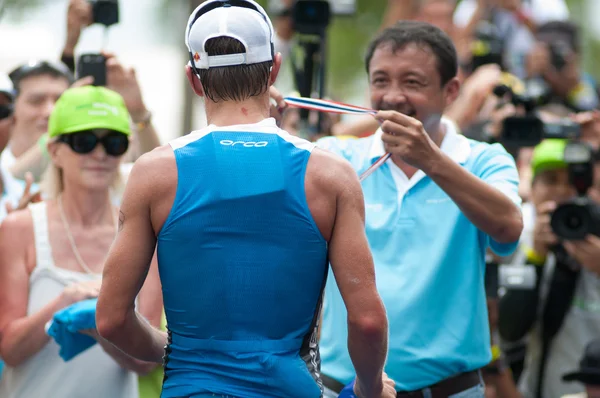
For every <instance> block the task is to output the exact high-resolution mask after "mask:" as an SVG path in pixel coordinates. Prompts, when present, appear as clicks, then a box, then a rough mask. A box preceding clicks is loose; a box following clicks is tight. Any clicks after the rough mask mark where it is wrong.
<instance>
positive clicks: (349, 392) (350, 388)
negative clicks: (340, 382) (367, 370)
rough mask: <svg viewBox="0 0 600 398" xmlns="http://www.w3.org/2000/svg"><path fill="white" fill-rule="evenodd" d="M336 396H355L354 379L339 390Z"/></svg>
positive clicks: (351, 397) (354, 397) (352, 397)
mask: <svg viewBox="0 0 600 398" xmlns="http://www.w3.org/2000/svg"><path fill="white" fill-rule="evenodd" d="M338 398H356V395H354V380H352V383H350V384H348V385H347V386H346V387H344V389H343V390H342V391H340V395H338Z"/></svg>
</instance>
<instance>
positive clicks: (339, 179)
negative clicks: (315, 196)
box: [308, 148, 360, 194]
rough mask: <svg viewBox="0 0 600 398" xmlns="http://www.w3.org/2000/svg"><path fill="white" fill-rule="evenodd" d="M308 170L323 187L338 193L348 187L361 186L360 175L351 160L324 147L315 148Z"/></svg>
mask: <svg viewBox="0 0 600 398" xmlns="http://www.w3.org/2000/svg"><path fill="white" fill-rule="evenodd" d="M308 171H309V173H313V176H314V177H313V178H315V182H316V183H318V184H319V185H320V186H321V187H322V188H323V189H325V190H327V191H330V192H332V191H333V192H335V193H336V194H339V193H341V192H342V191H343V190H345V189H347V188H348V187H354V188H356V187H357V186H358V187H359V188H360V182H359V181H358V175H357V174H356V171H355V170H354V168H352V165H351V164H350V162H348V161H347V160H346V159H344V158H342V157H341V156H339V155H336V154H334V153H332V152H329V151H327V150H324V149H320V148H315V149H313V151H312V155H311V157H310V161H309V170H308Z"/></svg>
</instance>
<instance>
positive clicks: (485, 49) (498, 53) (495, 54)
mask: <svg viewBox="0 0 600 398" xmlns="http://www.w3.org/2000/svg"><path fill="white" fill-rule="evenodd" d="M473 36H474V40H473V43H472V44H471V65H470V66H471V70H475V69H477V68H479V67H480V66H482V65H487V64H497V65H499V66H500V67H501V68H503V67H504V40H503V39H502V36H501V35H500V33H499V31H498V28H497V27H496V26H495V25H494V24H492V23H491V22H489V21H482V22H480V23H479V24H478V25H477V28H476V29H475V32H474V34H473Z"/></svg>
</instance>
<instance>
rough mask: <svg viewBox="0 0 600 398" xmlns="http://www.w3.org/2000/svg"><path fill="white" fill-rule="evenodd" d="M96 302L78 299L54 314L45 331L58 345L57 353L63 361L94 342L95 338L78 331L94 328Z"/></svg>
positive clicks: (71, 357)
mask: <svg viewBox="0 0 600 398" xmlns="http://www.w3.org/2000/svg"><path fill="white" fill-rule="evenodd" d="M97 302H98V299H89V300H84V301H80V302H78V303H75V304H73V305H70V306H69V307H66V308H63V309H62V310H60V311H58V312H57V313H56V314H54V317H53V318H52V321H51V324H50V327H49V328H48V331H47V333H48V335H49V336H50V337H52V338H53V339H54V341H56V343H57V344H58V345H59V346H60V351H59V355H60V357H61V358H62V359H63V360H64V361H65V362H67V361H70V360H71V359H73V358H74V357H75V356H77V355H79V354H81V353H82V352H83V351H85V350H87V349H88V348H90V347H92V346H93V345H94V344H96V340H95V339H93V338H92V337H90V336H87V335H85V334H81V333H79V331H80V330H85V329H95V328H96V303H97Z"/></svg>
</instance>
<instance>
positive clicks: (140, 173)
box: [96, 152, 167, 363]
mask: <svg viewBox="0 0 600 398" xmlns="http://www.w3.org/2000/svg"><path fill="white" fill-rule="evenodd" d="M154 155H155V152H152V153H149V154H146V155H144V156H142V157H141V158H140V159H139V160H138V161H137V162H136V164H135V165H134V167H133V169H132V171H131V175H130V176H129V180H128V183H127V188H126V189H125V193H124V196H123V202H122V205H121V211H120V216H119V233H118V235H117V238H116V240H115V242H114V244H113V246H112V248H111V251H110V253H109V256H108V259H107V261H106V264H105V266H104V273H103V282H102V289H101V291H100V296H99V298H98V306H97V309H96V327H97V329H98V332H99V334H100V336H102V337H103V338H104V339H106V340H108V341H109V342H111V343H112V344H114V345H115V346H116V347H117V348H119V349H120V350H122V351H123V352H125V353H127V354H128V355H130V356H132V357H134V358H137V359H139V360H142V361H148V362H155V363H160V362H161V361H162V356H163V349H164V346H165V345H166V342H167V335H166V333H164V332H161V331H159V330H158V329H156V328H153V327H152V326H151V325H150V324H149V323H148V322H147V321H146V320H145V319H144V318H143V317H142V316H141V315H139V314H138V313H137V312H136V308H135V299H136V297H137V296H138V293H139V292H140V290H141V289H142V285H143V284H144V281H145V280H146V276H147V275H148V272H149V270H150V265H151V261H152V257H153V255H154V250H155V247H156V235H155V232H154V228H153V225H152V221H151V218H150V205H151V201H152V195H153V193H154V192H156V190H155V188H156V187H155V186H154V184H155V178H153V173H155V172H156V167H157V166H160V162H158V164H155V163H156V162H154Z"/></svg>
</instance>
